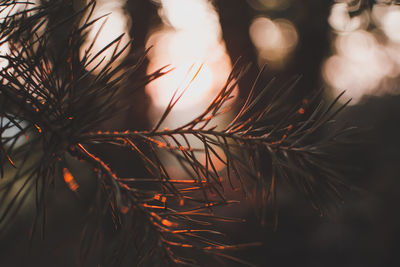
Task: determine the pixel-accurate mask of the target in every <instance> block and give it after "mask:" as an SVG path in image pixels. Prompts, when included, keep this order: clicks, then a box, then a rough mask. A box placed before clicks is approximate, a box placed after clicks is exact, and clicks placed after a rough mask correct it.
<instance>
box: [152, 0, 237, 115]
mask: <svg viewBox="0 0 400 267" xmlns="http://www.w3.org/2000/svg"><path fill="white" fill-rule="evenodd" d="M159 4H160V9H159V14H160V16H161V18H162V21H163V25H161V27H159V28H157V29H155V30H154V31H153V33H152V34H151V35H150V36H149V38H148V40H147V43H146V46H147V47H152V49H151V51H150V53H149V59H150V63H149V66H148V70H147V72H148V73H152V72H154V71H155V70H157V69H159V68H161V67H163V66H166V65H169V66H170V68H171V69H173V70H172V71H171V72H170V73H168V74H166V75H164V76H163V77H161V78H159V79H157V80H155V81H154V82H152V83H150V84H149V85H148V86H147V88H146V91H147V93H148V94H149V95H150V96H151V99H152V102H153V105H154V107H155V109H156V110H155V113H158V114H159V113H160V112H162V111H163V110H164V109H165V107H166V106H167V105H168V103H169V101H170V99H171V97H172V95H173V94H174V92H175V91H176V90H179V89H183V87H185V86H184V85H185V84H187V83H188V81H191V80H192V79H193V77H194V75H195V73H196V72H197V71H198V74H197V75H196V77H195V78H194V79H193V81H192V82H191V83H190V85H189V87H188V89H187V90H186V91H185V93H184V95H183V97H182V98H181V99H180V100H179V102H178V103H177V105H176V106H175V107H174V110H175V111H177V112H180V116H179V120H183V119H187V118H184V117H185V116H182V112H181V111H182V110H186V112H184V113H185V114H186V115H188V114H191V115H194V114H195V113H196V111H197V112H198V111H201V109H202V108H204V107H205V106H206V105H208V103H209V101H210V100H211V99H212V98H213V97H214V96H215V95H216V93H217V91H218V90H220V89H221V87H222V86H223V84H224V83H225V81H226V78H227V77H228V75H229V72H230V69H231V67H232V66H231V62H230V59H229V56H228V55H227V53H226V48H225V45H224V43H223V41H222V30H221V26H220V24H219V17H218V13H217V12H216V11H215V9H214V6H213V5H212V3H211V2H210V1H207V0H161V1H159ZM200 66H201V67H200ZM153 111H154V110H153ZM153 116H154V117H157V114H154V115H153ZM171 117H174V116H173V115H172V116H171ZM174 118H175V117H174ZM175 119H176V118H175Z"/></svg>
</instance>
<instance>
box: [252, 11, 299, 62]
mask: <svg viewBox="0 0 400 267" xmlns="http://www.w3.org/2000/svg"><path fill="white" fill-rule="evenodd" d="M249 33H250V38H251V40H252V42H253V44H254V46H255V47H256V48H257V51H258V55H259V63H260V64H264V63H269V65H270V66H271V67H275V68H278V67H280V66H283V64H284V62H285V60H286V58H287V56H288V55H290V52H292V51H293V49H294V48H295V47H296V45H297V42H298V35H297V31H296V28H295V26H294V25H293V23H291V22H290V21H289V20H286V19H276V20H271V19H269V18H267V17H258V18H255V19H254V20H253V22H252V23H251V25H250V29H249Z"/></svg>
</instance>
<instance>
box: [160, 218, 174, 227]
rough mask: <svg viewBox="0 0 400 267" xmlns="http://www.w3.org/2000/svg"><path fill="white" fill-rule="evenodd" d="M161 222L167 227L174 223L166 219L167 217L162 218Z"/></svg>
mask: <svg viewBox="0 0 400 267" xmlns="http://www.w3.org/2000/svg"><path fill="white" fill-rule="evenodd" d="M161 223H162V224H163V225H165V226H167V227H171V226H173V225H174V223H173V222H171V221H168V220H167V219H163V220H162V221H161Z"/></svg>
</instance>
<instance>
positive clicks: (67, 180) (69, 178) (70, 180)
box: [63, 168, 79, 191]
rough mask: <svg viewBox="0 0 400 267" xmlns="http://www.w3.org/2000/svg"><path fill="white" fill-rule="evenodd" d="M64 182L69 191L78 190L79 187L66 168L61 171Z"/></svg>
mask: <svg viewBox="0 0 400 267" xmlns="http://www.w3.org/2000/svg"><path fill="white" fill-rule="evenodd" d="M63 174H64V181H65V183H66V184H67V185H68V187H69V189H71V191H76V190H77V189H78V188H79V185H78V184H77V183H76V181H75V179H74V176H73V175H72V174H71V173H70V171H69V170H68V169H67V168H64V169H63Z"/></svg>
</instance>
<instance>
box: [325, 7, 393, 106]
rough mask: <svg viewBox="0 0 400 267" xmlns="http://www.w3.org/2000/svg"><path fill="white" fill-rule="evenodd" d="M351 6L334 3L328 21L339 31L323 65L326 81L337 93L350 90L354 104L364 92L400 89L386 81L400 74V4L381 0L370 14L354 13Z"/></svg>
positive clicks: (385, 91) (364, 12) (348, 96)
mask: <svg viewBox="0 0 400 267" xmlns="http://www.w3.org/2000/svg"><path fill="white" fill-rule="evenodd" d="M351 8H352V7H351V6H349V5H348V4H347V3H346V2H345V1H342V2H341V3H336V4H334V5H332V8H331V14H330V17H329V19H328V22H329V24H330V25H331V27H332V29H333V30H335V31H336V33H337V35H336V36H335V38H334V51H335V53H334V54H333V55H332V56H330V57H329V58H328V59H327V60H326V61H325V63H324V65H323V69H322V72H323V77H324V79H325V81H326V82H327V84H328V85H330V86H331V88H332V91H333V93H334V94H335V95H336V94H338V93H339V92H341V91H343V90H346V95H347V98H352V99H353V101H352V102H351V104H356V103H358V102H359V101H360V100H361V99H362V97H363V96H364V95H381V94H385V93H389V92H390V93H399V92H396V90H395V89H394V88H393V86H390V85H389V83H387V82H386V81H388V80H390V79H393V78H395V77H397V76H398V75H399V74H400V44H399V42H400V33H399V31H398V29H400V7H399V6H397V5H387V4H385V5H384V4H380V3H377V4H375V5H374V6H373V8H372V12H370V14H367V11H363V12H362V13H361V14H359V15H357V16H353V17H350V15H349V11H350V9H351ZM369 17H371V18H372V20H370V19H369ZM345 100H346V98H343V101H345Z"/></svg>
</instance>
